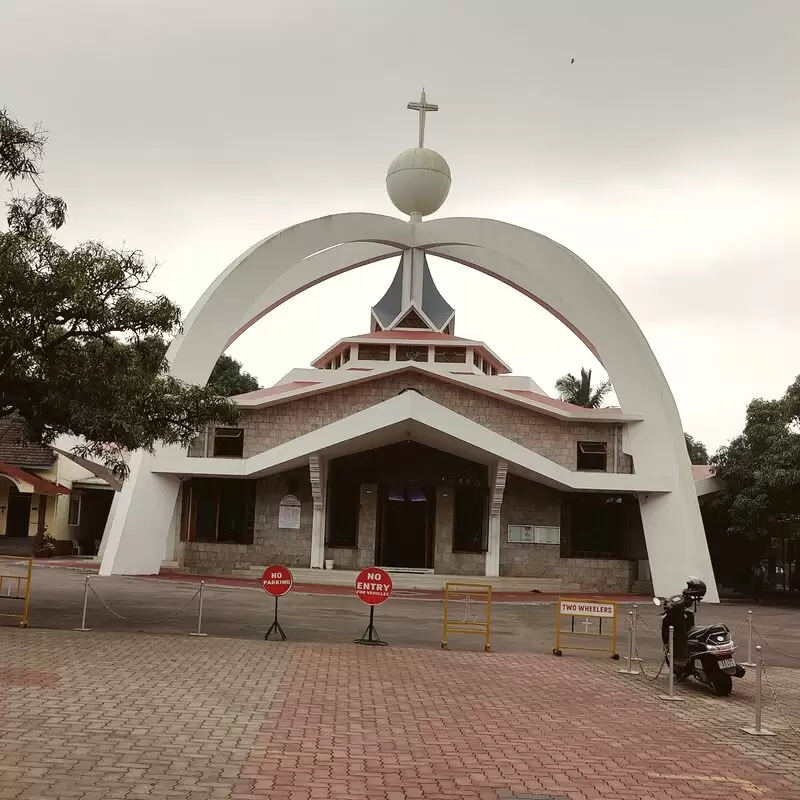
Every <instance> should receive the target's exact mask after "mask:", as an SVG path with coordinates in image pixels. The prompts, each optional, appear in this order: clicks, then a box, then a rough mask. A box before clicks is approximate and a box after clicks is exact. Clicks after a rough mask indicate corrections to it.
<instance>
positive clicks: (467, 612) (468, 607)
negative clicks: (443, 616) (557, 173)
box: [461, 594, 478, 623]
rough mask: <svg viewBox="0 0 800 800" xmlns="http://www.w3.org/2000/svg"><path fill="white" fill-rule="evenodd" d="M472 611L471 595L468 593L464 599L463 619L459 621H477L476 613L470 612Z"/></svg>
mask: <svg viewBox="0 0 800 800" xmlns="http://www.w3.org/2000/svg"><path fill="white" fill-rule="evenodd" d="M471 611H472V595H471V594H468V595H467V596H466V599H465V600H464V619H462V620H461V622H466V623H474V622H477V621H478V615H477V614H471V613H470V612H471Z"/></svg>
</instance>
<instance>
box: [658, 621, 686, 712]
mask: <svg viewBox="0 0 800 800" xmlns="http://www.w3.org/2000/svg"><path fill="white" fill-rule="evenodd" d="M659 698H660V699H661V700H668V701H670V702H672V703H677V702H681V701H683V700H684V699H685V698H683V697H677V696H676V694H675V628H674V626H672V625H670V626H669V694H662V695H659Z"/></svg>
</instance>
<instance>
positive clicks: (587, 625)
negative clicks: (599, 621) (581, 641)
mask: <svg viewBox="0 0 800 800" xmlns="http://www.w3.org/2000/svg"><path fill="white" fill-rule="evenodd" d="M578 624H579V625H583V632H584V633H589V628H591V627H592V621H591V620H590V619H589V617H584V618H583V620H582V621H581V622H580V623H578Z"/></svg>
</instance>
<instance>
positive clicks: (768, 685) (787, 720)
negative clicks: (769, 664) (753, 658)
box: [761, 661, 800, 736]
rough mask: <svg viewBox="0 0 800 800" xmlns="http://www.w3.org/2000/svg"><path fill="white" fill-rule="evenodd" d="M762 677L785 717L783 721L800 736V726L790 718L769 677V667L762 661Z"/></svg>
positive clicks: (779, 710)
mask: <svg viewBox="0 0 800 800" xmlns="http://www.w3.org/2000/svg"><path fill="white" fill-rule="evenodd" d="M761 677H762V678H763V679H764V683H765V684H766V686H767V689H769V693H770V694H771V695H772V699H773V700H774V701H775V707H776V708H777V709H778V713H779V714H780V715H781V716H782V717H783V721H784V722H785V723H786V724H787V725H788V726H789V730H791V731H793V732H794V733H795V734H797V735H798V736H800V728H797V727H796V726H795V725H794V724H793V723H792V721H791V720H790V719H789V715H788V714H787V713H786V710H785V709H784V707H783V706H782V705H781V702H780V700H778V695H777V693H776V692H775V689H774V688H773V687H772V684H771V683H770V682H769V677H768V674H767V668H766V667H765V666H764V662H763V661H762V662H761Z"/></svg>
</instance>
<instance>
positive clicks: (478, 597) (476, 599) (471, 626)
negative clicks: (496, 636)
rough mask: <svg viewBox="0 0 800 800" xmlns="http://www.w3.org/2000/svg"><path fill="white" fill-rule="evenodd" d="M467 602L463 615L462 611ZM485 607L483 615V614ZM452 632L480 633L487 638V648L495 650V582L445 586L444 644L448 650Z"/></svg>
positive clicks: (456, 583) (485, 644)
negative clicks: (493, 620) (493, 615)
mask: <svg viewBox="0 0 800 800" xmlns="http://www.w3.org/2000/svg"><path fill="white" fill-rule="evenodd" d="M462 603H463V604H464V610H463V614H462V613H459V612H460V608H459V606H460V605H461V604H462ZM481 609H483V615H482V616H481V615H480V614H479V613H476V612H480V610H481ZM451 633H478V634H482V635H483V636H484V637H485V641H484V645H483V649H484V650H485V651H486V652H487V653H488V652H489V651H490V650H491V649H492V584H491V583H466V582H465V583H461V582H448V583H446V584H445V585H444V629H443V631H442V647H443V648H444V649H445V650H446V649H447V639H448V636H449V635H450V634H451Z"/></svg>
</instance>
